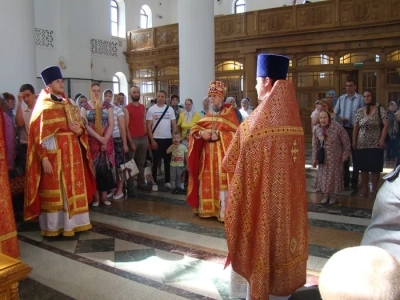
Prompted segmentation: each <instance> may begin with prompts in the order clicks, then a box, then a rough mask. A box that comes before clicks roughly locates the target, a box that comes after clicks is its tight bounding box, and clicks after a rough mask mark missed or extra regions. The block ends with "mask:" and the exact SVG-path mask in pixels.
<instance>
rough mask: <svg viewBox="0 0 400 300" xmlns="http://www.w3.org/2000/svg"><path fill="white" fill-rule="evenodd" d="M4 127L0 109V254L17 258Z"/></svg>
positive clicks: (15, 231)
mask: <svg viewBox="0 0 400 300" xmlns="http://www.w3.org/2000/svg"><path fill="white" fill-rule="evenodd" d="M4 127H5V124H4V116H3V111H2V110H1V109H0V190H1V193H0V220H1V221H0V253H2V254H5V255H8V256H11V257H13V258H19V247H18V237H17V229H16V226H15V219H14V211H13V206H12V199H11V189H10V183H9V180H8V167H7V156H6V146H5V128H4Z"/></svg>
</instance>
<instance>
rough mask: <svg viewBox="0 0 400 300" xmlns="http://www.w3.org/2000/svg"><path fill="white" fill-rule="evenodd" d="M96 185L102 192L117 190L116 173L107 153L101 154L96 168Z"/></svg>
mask: <svg viewBox="0 0 400 300" xmlns="http://www.w3.org/2000/svg"><path fill="white" fill-rule="evenodd" d="M96 183H97V189H98V190H99V191H100V192H107V191H110V190H112V189H113V188H115V186H116V185H115V172H114V171H113V168H112V167H111V164H110V161H109V160H108V158H107V155H106V153H105V152H103V151H102V152H101V153H100V159H99V163H98V165H97V167H96Z"/></svg>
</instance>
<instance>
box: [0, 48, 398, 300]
mask: <svg viewBox="0 0 400 300" xmlns="http://www.w3.org/2000/svg"><path fill="white" fill-rule="evenodd" d="M288 67H289V59H288V58H287V57H284V56H280V55H269V54H261V55H259V56H258V58H257V73H256V74H257V75H256V78H257V85H256V90H257V95H258V106H257V107H256V108H253V107H251V105H250V103H251V101H250V99H248V98H244V99H242V100H241V102H240V108H238V105H237V104H238V103H237V99H235V98H233V97H228V98H226V97H227V87H226V84H225V83H224V82H222V81H213V82H211V83H210V84H209V86H208V95H207V97H205V98H204V99H203V107H202V108H201V112H198V111H197V108H195V105H194V101H193V100H192V99H189V98H188V99H185V100H184V102H183V105H180V99H179V96H177V95H172V96H171V97H170V99H168V94H167V92H166V91H163V90H159V91H158V92H157V98H156V99H155V100H154V101H151V105H150V106H149V107H145V105H143V104H142V103H141V101H140V100H141V94H140V88H139V87H137V86H133V87H131V89H130V94H129V99H126V97H125V95H124V94H123V93H119V94H118V95H114V93H113V92H112V90H110V89H104V90H102V87H101V83H100V82H91V83H90V86H89V87H88V95H89V96H88V97H86V96H85V95H84V94H82V93H80V94H78V95H76V97H75V99H74V100H72V99H69V98H68V97H66V96H65V93H64V82H63V77H62V74H61V70H60V68H58V67H49V68H47V69H45V70H43V72H42V73H41V77H42V80H43V83H44V85H45V87H44V88H43V89H42V90H41V91H40V92H39V93H36V91H35V90H34V88H33V86H32V85H30V84H24V85H22V86H21V88H20V91H19V94H18V96H17V97H14V96H13V95H12V94H10V93H4V94H3V95H0V108H1V111H2V114H1V119H2V120H1V121H2V122H1V126H2V127H3V128H2V129H3V130H0V133H1V134H2V135H3V136H0V141H3V140H4V143H3V142H1V143H0V149H1V150H2V151H3V148H4V153H5V154H6V156H5V157H4V159H5V160H6V164H5V165H4V164H2V165H1V166H2V169H1V170H0V171H1V172H3V173H5V172H7V174H8V178H9V182H10V185H8V182H5V183H2V184H1V185H0V186H1V187H2V188H4V189H6V190H7V189H8V190H9V193H10V198H11V194H13V195H17V194H19V193H20V194H23V195H24V205H23V217H24V220H38V221H39V225H40V229H41V234H42V235H45V236H50V237H51V236H58V235H60V234H62V235H64V236H73V235H74V234H75V233H76V232H79V231H85V230H89V229H91V227H92V226H91V223H90V219H89V205H92V206H94V207H97V206H99V205H104V206H110V205H111V204H112V201H120V200H123V199H125V196H134V195H135V191H136V190H137V191H141V192H157V191H159V185H160V184H161V182H162V181H161V178H160V176H159V175H160V171H162V172H163V173H164V178H165V181H164V188H166V189H168V190H169V191H170V192H171V193H172V194H185V195H186V197H187V198H186V200H187V203H188V204H189V205H190V206H191V207H192V209H193V212H194V213H196V214H197V215H199V216H200V217H204V218H208V217H215V218H217V219H218V220H220V221H223V222H225V231H226V240H227V245H228V250H229V256H228V261H227V263H230V264H231V266H232V274H231V286H230V293H231V294H230V296H232V297H237V298H246V299H253V300H256V299H289V297H290V295H291V294H293V293H294V292H295V291H296V290H298V289H299V288H301V287H303V286H304V284H305V282H306V275H307V274H306V271H307V259H308V217H307V196H306V180H305V178H306V176H305V140H304V131H303V127H302V122H301V118H300V115H299V114H297V113H293V112H298V111H299V107H298V103H297V99H296V95H295V90H294V86H293V83H292V82H291V81H288V80H286V76H287V73H288ZM356 90H357V85H356V82H355V81H354V80H351V79H349V80H348V81H347V83H346V94H344V95H342V96H340V97H339V98H337V96H336V94H335V92H334V91H328V92H327V93H326V98H324V99H321V100H318V101H316V103H315V104H316V107H315V111H314V112H313V113H312V115H311V124H312V126H313V128H312V130H313V138H312V165H313V167H314V168H317V177H316V181H315V188H316V190H317V191H318V192H321V193H323V194H324V195H323V198H322V201H321V204H324V205H326V204H330V205H333V204H335V203H336V202H337V198H336V197H337V194H338V193H340V192H342V191H343V190H345V189H346V188H348V187H350V186H351V187H352V188H353V189H358V180H359V172H361V188H360V193H359V196H361V197H375V196H376V194H377V192H378V182H379V180H380V173H381V172H382V170H383V164H384V158H385V153H384V150H385V148H386V159H387V160H394V159H397V162H398V164H400V155H399V140H400V139H399V137H398V135H399V133H398V126H399V124H398V122H400V114H398V113H397V105H396V103H394V102H391V103H390V106H389V108H388V110H386V109H385V108H384V107H383V106H382V105H381V104H380V103H378V102H377V101H376V99H375V98H374V94H373V92H372V91H371V90H365V91H363V93H362V94H358V93H357V92H356ZM225 99H226V100H225ZM127 100H128V101H127ZM127 102H128V103H127ZM14 112H15V114H14ZM277 115H279V116H280V118H276V117H275V116H277ZM3 144H4V145H3ZM131 161H134V164H135V166H136V167H137V173H136V174H135V176H125V175H124V174H125V173H124V170H123V168H122V166H124V165H125V164H126V163H129V162H131ZM161 164H163V168H161ZM351 164H352V166H353V168H352V172H350V165H351ZM5 166H7V170H6V168H5ZM146 169H147V170H151V171H150V173H146ZM129 171H131V170H129ZM399 171H400V168H398V169H397V173H398V172H399ZM128 173H129V172H128ZM397 173H396V174H397ZM121 174H122V175H121ZM277 174H279V176H278V175H277ZM350 175H351V176H350ZM391 176H392V177H390V178H395V177H396V176H397V175H391ZM21 178H23V183H22V184H21ZM370 182H371V188H370V184H369V183H370ZM294 183H295V184H294ZM388 184H389V183H386V185H384V187H386V188H390V186H389V187H388ZM3 185H4V186H3ZM260 187H262V191H260ZM392 188H393V186H392ZM163 190H164V189H163ZM378 196H379V195H378ZM377 199H378V198H377ZM377 201H378V200H377ZM4 209H8V210H9V211H12V207H6V206H5V207H3V210H4ZM283 216H291V217H290V218H286V217H283ZM378 217H379V216H375V218H378ZM373 220H374V216H373ZM12 223H13V222H11V221H10V224H12ZM278 223H279V226H277V224H278ZM7 224H8V223H7ZM374 229H375V227H371V228H369V229H368V230H369V231H368V230H367V231H368V232H369V233H370V234H369V235H367V234H366V236H365V242H364V245H366V246H363V247H367V248H362V247H361V248H356V249H353V250H347V251H345V252H344V255H345V257H346V258H348V257H350V258H352V257H358V258H359V260H358V261H356V260H353V261H352V263H353V265H352V267H351V268H350V269H351V271H354V270H356V269H357V268H358V267H359V266H360V265H362V264H363V263H365V262H368V263H370V264H369V266H370V267H371V268H378V271H382V268H380V267H381V265H383V264H386V266H388V265H390V268H389V271H390V272H388V273H387V274H386V275H388V276H391V277H390V278H389V279H388V280H387V282H386V281H385V283H386V284H387V285H386V286H385V293H386V292H387V291H389V290H390V291H391V293H393V297H391V298H382V297H381V296H375V293H379V292H376V286H377V285H371V286H369V288H370V290H369V292H368V293H370V295H374V296H373V297H375V298H374V299H397V298H396V297H397V295H399V294H400V291H398V290H396V289H394V288H393V286H394V285H393V282H392V281H391V280H392V279H393V278H394V279H398V277H399V275H398V274H400V271H399V270H400V266H399V263H398V261H397V260H396V259H395V258H394V257H393V256H395V254H393V253H396V251H398V247H395V249H396V250H395V251H389V250H388V249H386V248H385V247H384V246H382V245H380V244H379V243H378V242H377V239H376V236H377V235H376V234H375V233H374V231H373V230H374ZM6 230H8V231H9V232H15V231H16V229H15V223H14V225H10V227H9V228H6ZM6 234H9V233H7V232H6ZM380 238H381V239H383V236H382V235H380ZM6 243H7V244H6ZM374 243H375V244H374ZM382 243H383V242H382ZM16 244H17V237H16V235H15V236H14V235H12V236H11V235H10V238H9V239H7V240H5V242H4V245H2V247H3V250H4V249H6V250H7V251H6V253H7V254H9V255H11V256H13V257H19V250H18V246H15V245H16ZM369 245H372V246H369ZM391 245H392V244H391ZM373 246H377V247H380V248H383V249H386V250H388V252H386V251H384V250H382V251H383V252H382V251H380V250H381V249H379V248H377V247H373ZM368 247H371V248H368ZM375 248H377V249H379V250H376V249H375ZM3 252H4V251H3ZM341 255H342V253H337V254H335V256H333V257H332V259H331V260H332V262H328V263H327V266H326V269H325V270H324V271H323V272H322V273H321V295H323V298H324V299H326V300H330V299H370V298H357V297H358V296H359V295H360V293H362V291H358V290H354V289H349V290H346V289H345V287H346V285H345V278H347V277H344V278H343V279H342V280H341V281H340V286H338V283H337V282H336V283H335V280H333V279H332V278H336V277H335V275H336V273H335V272H337V269H338V266H339V263H337V260H338V258H339V259H340V258H341ZM362 259H363V260H362ZM344 261H346V260H344ZM349 261H351V259H350V260H349ZM342 262H343V260H342ZM260 266H262V267H260ZM347 267H349V265H347ZM342 268H343V267H342ZM368 270H369V271H370V270H371V269H368ZM373 270H375V269H373ZM382 272H383V271H382ZM348 274H349V276H350V275H351V274H354V273H351V272H350V271H349V272H348ZM382 274H384V272H383V273H382ZM369 275H370V274H369V273H365V274H362V273H357V274H356V275H354V276H358V277H357V278H358V279H360V282H365V281H367V280H369V279H370V277H368V276H369ZM336 276H337V275H336ZM371 276H372V275H371ZM382 276H384V275H382ZM362 280H364V281H362ZM353 294H354V297H353V296H349V295H353ZM343 295H347V296H348V298H343V297H344V296H343ZM347 296H346V297H347ZM352 297H353V298H352ZM379 297H381V298H379ZM371 299H372V298H371Z"/></svg>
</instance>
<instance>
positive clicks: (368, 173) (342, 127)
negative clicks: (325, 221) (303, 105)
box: [311, 79, 400, 204]
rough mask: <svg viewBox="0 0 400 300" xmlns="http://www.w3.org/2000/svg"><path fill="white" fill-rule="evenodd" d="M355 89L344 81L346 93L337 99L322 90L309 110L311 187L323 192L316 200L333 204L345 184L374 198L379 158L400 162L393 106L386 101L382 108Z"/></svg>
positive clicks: (380, 167) (399, 138) (380, 168)
mask: <svg viewBox="0 0 400 300" xmlns="http://www.w3.org/2000/svg"><path fill="white" fill-rule="evenodd" d="M356 90H357V84H356V82H355V81H354V80H352V79H349V80H348V81H347V83H346V94H344V95H342V96H340V97H339V98H337V96H336V93H335V92H334V91H332V90H331V91H328V92H327V93H326V97H325V98H324V99H321V100H317V101H316V102H315V110H314V111H313V112H312V114H311V124H312V132H313V138H312V161H313V163H312V164H313V167H314V168H316V167H317V168H318V170H317V177H316V180H315V189H316V191H317V192H321V193H323V194H324V196H323V198H322V201H321V204H335V203H336V202H337V197H336V196H337V194H338V193H341V192H343V191H344V190H345V189H348V188H350V187H351V188H352V189H353V190H356V191H359V193H358V195H359V196H360V197H371V198H374V197H375V196H376V193H377V190H378V183H379V180H380V175H381V173H382V171H383V166H384V162H385V160H386V161H387V162H390V161H396V165H399V164H400V152H399V145H400V135H399V134H398V126H399V122H400V114H399V113H398V107H397V104H396V103H395V102H393V101H392V102H390V104H389V107H388V109H386V108H385V107H384V105H382V103H384V101H381V102H378V101H377V99H376V98H375V97H374V93H373V91H372V90H369V89H366V90H364V91H363V92H362V94H358V93H357V92H356ZM385 149H386V153H385ZM351 165H352V171H350V166H351ZM359 173H361V186H360V187H359ZM350 175H351V176H350Z"/></svg>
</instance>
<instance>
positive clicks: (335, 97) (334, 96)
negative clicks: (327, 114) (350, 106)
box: [325, 90, 338, 109]
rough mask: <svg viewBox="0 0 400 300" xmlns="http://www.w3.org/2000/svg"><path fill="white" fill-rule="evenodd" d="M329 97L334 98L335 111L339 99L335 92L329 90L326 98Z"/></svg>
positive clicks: (333, 106)
mask: <svg viewBox="0 0 400 300" xmlns="http://www.w3.org/2000/svg"><path fill="white" fill-rule="evenodd" d="M327 96H333V101H332V108H333V109H335V106H336V103H337V100H338V97H337V96H336V93H335V91H334V90H329V91H327V92H326V94H325V97H327Z"/></svg>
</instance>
